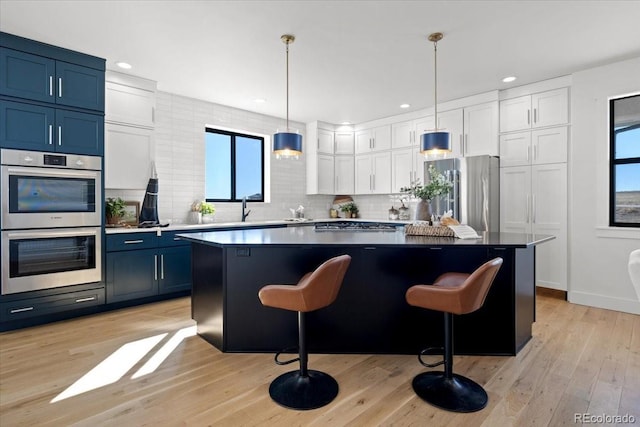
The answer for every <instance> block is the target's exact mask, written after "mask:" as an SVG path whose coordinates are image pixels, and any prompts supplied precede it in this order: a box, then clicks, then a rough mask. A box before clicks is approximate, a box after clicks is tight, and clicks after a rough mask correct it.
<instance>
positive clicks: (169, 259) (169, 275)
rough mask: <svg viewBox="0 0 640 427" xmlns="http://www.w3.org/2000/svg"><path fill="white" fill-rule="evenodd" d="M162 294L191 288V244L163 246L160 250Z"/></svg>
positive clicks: (159, 289)
mask: <svg viewBox="0 0 640 427" xmlns="http://www.w3.org/2000/svg"><path fill="white" fill-rule="evenodd" d="M159 256H160V265H159V267H158V268H159V270H160V271H159V280H160V282H159V285H158V286H159V287H158V292H159V293H160V294H166V293H170V292H178V291H184V290H189V289H191V246H178V247H174V248H163V249H161V250H160V251H159Z"/></svg>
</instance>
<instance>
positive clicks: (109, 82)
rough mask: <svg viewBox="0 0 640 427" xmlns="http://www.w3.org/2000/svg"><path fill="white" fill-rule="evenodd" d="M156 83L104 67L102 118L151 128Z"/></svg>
mask: <svg viewBox="0 0 640 427" xmlns="http://www.w3.org/2000/svg"><path fill="white" fill-rule="evenodd" d="M155 106H156V83H155V82H153V81H151V80H147V79H142V78H139V77H134V76H129V75H127V74H122V73H117V72H114V71H107V73H106V82H105V117H104V119H105V122H107V123H117V124H123V125H128V126H139V127H145V128H153V127H154V126H155Z"/></svg>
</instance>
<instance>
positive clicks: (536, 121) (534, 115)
mask: <svg viewBox="0 0 640 427" xmlns="http://www.w3.org/2000/svg"><path fill="white" fill-rule="evenodd" d="M533 123H538V109H537V108H534V109H533Z"/></svg>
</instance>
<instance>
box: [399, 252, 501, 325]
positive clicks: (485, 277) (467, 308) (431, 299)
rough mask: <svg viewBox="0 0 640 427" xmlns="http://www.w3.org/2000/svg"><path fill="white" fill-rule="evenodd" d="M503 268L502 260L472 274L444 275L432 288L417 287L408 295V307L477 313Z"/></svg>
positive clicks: (491, 262) (411, 288) (496, 260)
mask: <svg viewBox="0 0 640 427" xmlns="http://www.w3.org/2000/svg"><path fill="white" fill-rule="evenodd" d="M501 265H502V258H495V259H492V260H491V261H487V262H486V263H484V264H483V265H481V266H480V267H479V268H478V269H476V270H475V271H474V272H473V273H471V274H466V273H444V274H442V275H440V276H439V277H438V278H437V279H436V281H435V282H434V283H433V284H432V285H415V286H412V287H410V288H409V289H408V290H407V293H406V299H407V303H409V305H412V306H415V307H421V308H426V309H430V310H437V311H443V312H446V313H453V314H467V313H471V312H473V311H476V310H477V309H479V308H480V307H482V304H484V300H485V298H486V296H487V293H488V292H489V288H490V287H491V283H492V282H493V279H494V278H495V276H496V274H497V273H498V269H499V268H500V266H501Z"/></svg>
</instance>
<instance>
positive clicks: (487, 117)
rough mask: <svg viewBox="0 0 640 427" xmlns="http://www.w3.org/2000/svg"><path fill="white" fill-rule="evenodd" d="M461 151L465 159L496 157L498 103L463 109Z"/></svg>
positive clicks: (497, 151) (497, 150) (497, 149)
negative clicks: (486, 156)
mask: <svg viewBox="0 0 640 427" xmlns="http://www.w3.org/2000/svg"><path fill="white" fill-rule="evenodd" d="M462 148H463V151H462V154H463V155H464V156H465V157H468V156H480V155H490V156H497V155H498V153H499V151H500V150H499V148H498V103H497V102H487V103H484V104H479V105H474V106H471V107H465V108H464V138H463V147H462Z"/></svg>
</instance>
